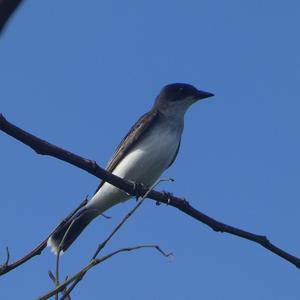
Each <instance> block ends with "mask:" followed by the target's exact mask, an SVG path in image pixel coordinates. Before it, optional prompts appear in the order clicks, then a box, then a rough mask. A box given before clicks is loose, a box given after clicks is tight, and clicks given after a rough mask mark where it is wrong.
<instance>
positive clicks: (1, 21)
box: [0, 0, 22, 34]
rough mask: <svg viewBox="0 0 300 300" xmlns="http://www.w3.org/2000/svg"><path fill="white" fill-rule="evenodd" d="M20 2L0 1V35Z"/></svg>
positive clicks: (20, 0) (11, 0) (15, 0)
mask: <svg viewBox="0 0 300 300" xmlns="http://www.w3.org/2000/svg"><path fill="white" fill-rule="evenodd" d="M21 3H22V0H0V34H1V33H2V31H3V29H4V26H5V25H6V23H7V21H8V20H9V18H10V17H11V16H12V14H13V13H14V12H15V10H16V9H17V7H18V6H19V5H20V4H21Z"/></svg>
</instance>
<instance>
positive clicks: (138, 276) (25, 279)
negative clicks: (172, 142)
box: [0, 0, 300, 300]
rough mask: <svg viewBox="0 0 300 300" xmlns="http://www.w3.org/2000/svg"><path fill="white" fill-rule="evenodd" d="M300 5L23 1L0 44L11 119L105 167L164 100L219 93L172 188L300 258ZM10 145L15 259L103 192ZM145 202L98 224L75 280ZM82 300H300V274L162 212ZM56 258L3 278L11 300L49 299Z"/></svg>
mask: <svg viewBox="0 0 300 300" xmlns="http://www.w3.org/2000/svg"><path fill="white" fill-rule="evenodd" d="M299 11H300V5H299V2H298V1H292V0H291V1H286V2H283V1H270V0H265V1H258V0H254V1H237V0H235V1H233V0H229V1H218V2H215V1H208V0H207V1H203V0H201V1H199V0H187V1H174V0H172V1H171V0H166V1H158V0H153V1H140V0H139V1H138V0H131V1H89V3H88V5H83V4H82V1H37V0H35V1H33V0H32V1H26V2H25V3H24V5H22V6H21V7H20V9H19V10H18V11H17V13H16V14H15V15H14V16H13V18H12V19H11V20H10V23H9V24H8V26H7V27H6V30H5V32H4V35H3V36H2V37H1V43H0V51H1V58H0V61H1V63H0V64H1V68H0V80H1V101H0V103H1V108H0V112H1V113H3V114H4V115H5V116H6V118H7V119H8V120H10V121H12V122H14V123H15V124H17V125H18V126H20V127H22V128H24V129H26V130H28V131H30V132H32V133H34V134H36V135H38V136H40V137H42V138H44V139H46V140H48V141H50V142H52V143H55V144H57V145H59V146H61V147H64V148H66V149H69V150H71V151H73V152H75V153H78V154H80V155H82V156H84V157H87V158H91V159H95V160H97V162H98V163H99V164H100V165H102V166H105V164H106V161H107V160H108V159H109V157H110V155H111V154H112V152H113V150H114V148H115V146H116V145H117V144H118V142H119V140H120V139H121V138H122V136H123V135H124V134H125V133H126V132H127V130H128V129H129V127H130V126H131V125H132V124H133V123H134V122H135V120H136V119H137V118H138V117H139V116H140V115H141V114H142V113H144V112H145V111H147V110H148V109H149V108H150V107H151V106H152V103H153V100H154V98H155V96H156V95H157V94H158V92H159V90H160V88H161V87H162V86H163V85H165V84H168V83H172V82H187V83H191V84H194V85H195V86H197V87H198V88H200V89H203V90H207V91H210V92H213V93H215V95H216V97H214V98H211V99H209V100H207V101H203V102H201V103H198V104H197V105H195V106H194V107H192V108H191V109H190V111H189V112H188V113H187V115H186V122H185V132H184V136H183V141H182V147H181V151H180V153H179V155H178V158H177V161H176V163H175V164H174V165H173V166H172V167H171V168H170V169H169V170H168V171H167V172H166V173H165V175H164V177H168V176H169V177H173V178H175V179H176V181H175V182H174V183H164V184H162V185H161V186H160V187H159V189H165V190H168V191H171V192H173V193H174V194H175V195H178V196H184V197H186V198H187V200H188V201H189V202H190V203H191V204H192V205H193V206H195V207H196V208H198V209H199V210H201V211H203V212H205V213H207V214H209V215H210V216H212V217H214V218H216V219H218V220H220V221H223V222H226V223H229V224H231V225H234V226H237V227H240V228H243V229H245V230H249V231H252V232H255V233H259V234H266V235H267V236H268V237H269V238H270V240H271V241H272V242H274V243H275V244H276V245H278V246H280V247H282V248H283V249H285V250H286V251H288V252H290V253H292V254H294V255H296V256H297V255H298V256H300V239H299V227H300V220H299V212H300V202H299V199H300V189H299V181H300V156H299V153H300V140H299V128H300V119H299V110H300V104H299V103H300V101H299V99H300V93H299V80H300V55H299V53H300V42H299V28H300V19H299ZM0 145H1V155H0V164H1V170H2V172H1V173H0V174H1V175H0V176H1V178H0V179H1V181H0V182H1V183H0V184H1V189H0V199H1V203H0V205H1V206H0V207H1V219H0V226H1V228H2V229H1V239H0V254H1V253H2V254H1V255H2V257H3V259H4V257H5V256H4V255H5V247H6V246H9V248H10V251H11V255H12V259H16V258H18V257H20V256H21V255H23V254H25V253H26V252H28V251H29V250H30V249H31V248H33V247H34V246H35V245H36V244H37V243H38V242H39V241H41V240H42V239H43V238H44V237H45V236H46V235H47V234H48V233H49V231H51V230H52V229H53V227H54V226H55V225H56V224H57V223H58V222H59V221H60V220H61V219H62V218H63V217H64V216H66V215H67V214H68V212H69V211H70V210H71V209H73V208H74V207H75V206H76V205H77V204H78V203H79V202H80V201H81V200H82V199H83V198H84V197H85V196H86V195H87V194H89V195H91V194H93V192H94V190H95V188H96V186H97V184H98V179H97V178H94V177H93V176H91V175H89V174H87V173H85V172H83V171H81V170H79V169H77V168H75V167H73V166H70V165H67V164H65V163H63V162H61V161H58V160H55V159H53V158H50V157H42V156H38V155H36V154H35V153H34V152H33V151H31V150H30V149H29V148H27V147H25V146H24V145H22V144H20V143H19V142H17V141H15V140H14V139H12V138H10V137H9V136H7V135H5V134H0ZM133 204H134V202H133V201H129V202H127V203H125V204H122V205H118V206H116V207H115V208H113V209H112V210H110V211H109V215H111V216H112V217H113V218H112V220H106V219H101V218H100V219H98V220H96V221H95V222H93V224H91V225H90V226H89V228H88V229H87V230H86V231H85V233H84V234H83V235H82V236H81V237H80V238H79V239H78V241H77V242H76V243H75V244H74V246H73V247H72V248H71V249H70V250H69V252H67V253H66V254H65V255H64V256H63V259H62V273H63V274H64V275H66V274H69V275H71V274H73V273H74V272H75V271H77V270H79V269H80V268H81V267H82V266H83V265H84V264H85V263H86V262H87V261H88V260H89V258H90V257H91V255H92V254H93V252H94V249H95V248H96V245H97V243H99V242H100V241H101V240H103V239H104V238H105V237H106V235H107V234H108V233H109V232H110V230H111V229H112V227H113V226H114V225H115V224H116V223H117V222H118V220H119V219H120V218H121V216H123V215H124V214H125V213H126V212H127V211H128V210H129V209H130V208H131V207H132V205H133ZM144 243H156V244H159V245H160V246H161V247H162V248H163V249H164V250H166V251H172V252H173V253H174V254H175V257H174V259H173V260H172V261H170V260H168V259H166V258H164V257H162V256H160V255H159V254H158V253H156V252H155V251H152V250H141V251H139V252H135V253H131V254H121V255H120V256H118V257H115V258H113V259H111V260H110V261H107V262H106V263H104V264H103V265H100V266H98V267H97V268H95V269H94V270H93V271H91V272H90V273H89V274H88V275H87V277H86V279H85V280H84V281H83V282H82V283H81V284H80V285H79V286H78V288H77V289H76V291H74V299H87V298H88V299H90V300H93V299H99V298H100V297H101V298H105V299H120V298H122V299H130V300H132V299H145V300H148V299H149V300H150V299H151V300H152V299H158V300H160V299H174V300H177V299H178V300H182V299H205V300H223V299H244V300H248V299H249V300H250V299H251V300H256V299H273V300H281V299H299V280H300V271H299V270H297V269H296V268H295V267H294V266H292V265H291V264H289V263H287V262H286V261H284V260H282V259H281V258H279V257H277V256H275V255H273V254H272V253H270V252H267V251H266V250H264V249H263V248H261V247H259V246H258V245H256V244H253V243H251V242H249V241H246V240H242V239H239V238H237V237H233V236H230V235H227V234H218V233H215V232H213V231H212V230H210V229H209V228H207V227H206V226H205V225H203V224H201V223H198V222H196V221H195V220H193V219H191V218H189V217H187V216H185V215H184V214H182V213H180V212H179V211H176V210H175V209H173V208H171V207H166V206H164V205H161V206H160V207H156V206H155V205H154V203H153V202H152V201H151V200H149V201H147V202H146V203H144V205H143V207H142V208H141V209H140V210H139V211H138V212H137V213H136V215H135V216H134V217H132V219H131V220H130V221H129V222H128V224H126V226H124V228H123V229H122V230H121V232H120V233H119V235H118V236H116V237H115V238H114V240H113V241H112V242H111V244H110V245H109V247H108V248H107V250H106V252H105V253H108V252H109V251H111V250H115V249H118V248H120V247H124V246H132V245H137V244H144ZM54 264H55V260H54V256H53V255H52V254H51V253H50V251H49V250H46V251H45V252H44V253H43V255H42V256H40V257H36V258H34V259H32V260H31V261H30V262H28V263H27V264H26V265H23V266H22V267H20V268H18V269H16V270H15V271H13V272H11V273H9V274H7V275H5V276H4V277H1V279H0V289H1V294H2V296H3V298H5V299H34V298H36V297H37V296H39V295H41V294H43V293H44V292H46V291H47V290H49V289H51V288H52V283H51V282H50V280H49V278H48V275H47V271H48V270H49V269H52V270H53V269H54Z"/></svg>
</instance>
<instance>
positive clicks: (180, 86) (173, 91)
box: [160, 83, 199, 101]
mask: <svg viewBox="0 0 300 300" xmlns="http://www.w3.org/2000/svg"><path fill="white" fill-rule="evenodd" d="M198 92H199V91H198V90H197V89H196V88H195V87H194V86H192V85H191V84H187V83H172V84H168V85H166V86H165V87H164V88H163V89H162V90H161V92H160V96H162V97H163V98H165V99H167V100H168V101H180V100H185V99H186V98H188V97H197V95H198Z"/></svg>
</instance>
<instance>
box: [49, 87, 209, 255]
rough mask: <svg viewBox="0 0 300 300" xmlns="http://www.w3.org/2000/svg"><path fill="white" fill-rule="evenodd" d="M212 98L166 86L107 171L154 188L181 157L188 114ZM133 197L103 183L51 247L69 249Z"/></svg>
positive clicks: (205, 94)
mask: <svg viewBox="0 0 300 300" xmlns="http://www.w3.org/2000/svg"><path fill="white" fill-rule="evenodd" d="M211 96H213V94H211V93H207V92H203V91H199V90H198V89H196V88H195V87H193V86H192V85H190V84H185V83H174V84H169V85H166V86H165V87H164V88H163V89H162V90H161V92H160V94H159V95H158V96H157V98H156V100H155V103H154V105H153V107H152V109H151V110H150V111H149V112H147V113H146V114H144V115H143V116H142V117H141V118H140V119H139V120H138V121H137V122H136V123H135V125H134V126H133V127H132V128H131V129H130V131H129V132H128V134H127V135H126V136H125V137H124V138H123V140H122V141H121V143H120V145H119V146H118V147H117V149H116V151H115V153H114V155H113V156H112V158H111V160H110V161H109V162H108V165H107V168H106V169H107V170H108V171H109V172H112V173H113V174H115V175H117V176H119V177H122V178H125V179H128V180H131V181H134V182H136V183H142V184H144V185H146V186H151V185H152V184H153V183H154V182H155V181H156V180H157V179H158V178H159V177H160V175H161V174H162V173H163V172H164V171H165V170H166V169H167V168H169V167H170V166H171V165H172V163H173V162H174V160H175V158H176V156H177V153H178V151H179V147H180V140H181V135H182V131H183V123H184V114H185V112H186V111H187V109H188V108H189V107H190V106H191V105H192V104H194V103H195V102H197V101H198V100H201V99H205V98H208V97H211ZM129 198H130V196H129V195H128V194H126V193H125V192H124V191H122V190H120V189H118V188H116V187H115V186H113V185H111V184H109V183H107V182H104V181H102V182H101V183H100V185H99V187H98V188H97V190H96V192H95V194H94V195H93V197H92V199H91V200H90V201H89V202H88V203H87V204H86V205H85V206H84V207H83V208H82V209H81V210H80V211H79V212H78V213H77V214H76V215H75V216H74V217H73V218H72V219H71V220H70V221H69V222H67V223H66V224H65V225H64V226H63V227H62V228H61V229H60V230H59V231H57V232H55V233H54V234H53V235H52V236H51V237H50V238H49V240H48V246H50V247H51V248H52V250H53V252H54V253H57V251H58V248H59V246H60V249H61V250H62V251H65V250H67V249H68V248H69V247H70V245H71V244H72V243H73V242H74V241H75V239H76V238H77V237H78V236H79V235H80V233H81V232H82V231H83V230H84V228H85V227H86V226H87V225H88V224H89V223H90V222H91V221H92V220H93V219H94V218H95V217H97V216H99V215H101V214H102V213H104V212H105V211H106V210H107V209H109V208H111V207H112V206H114V205H116V204H118V203H120V202H123V201H125V200H127V199H129ZM71 222H72V225H71V226H70V224H71ZM67 230H68V232H67ZM63 238H64V241H63V244H62V245H60V244H61V241H62V240H63Z"/></svg>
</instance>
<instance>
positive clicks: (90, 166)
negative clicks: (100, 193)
mask: <svg viewBox="0 0 300 300" xmlns="http://www.w3.org/2000/svg"><path fill="white" fill-rule="evenodd" d="M0 130H2V131H3V132H5V133H7V134H8V135H10V136H12V137H14V138H15V139H17V140H19V141H21V142H22V143H24V144H25V145H28V146H29V147H31V148H32V149H33V150H34V151H36V152H37V153H38V154H41V155H50V156H52V157H56V158H57V159H60V160H63V161H65V162H67V163H69V164H72V165H74V166H76V167H78V168H80V169H82V170H85V171H87V172H88V173H90V174H92V175H94V176H96V177H98V178H100V179H102V180H104V181H106V182H108V183H110V184H112V185H114V186H116V187H117V188H119V189H121V190H123V191H125V192H127V193H128V194H130V195H132V196H135V195H136V191H135V189H134V187H135V185H134V184H133V183H132V182H130V181H128V180H125V179H122V178H120V177H118V176H116V175H113V174H111V173H109V172H108V171H106V170H104V169H102V168H100V167H99V166H98V165H97V164H96V162H95V161H92V160H89V159H86V158H83V157H80V156H78V155H76V154H73V153H71V152H69V151H66V150H64V149H62V148H59V147H57V146H55V145H52V144H50V143H48V142H46V141H44V140H41V139H39V138H37V137H36V136H34V135H32V134H30V133H28V132H26V131H24V130H22V129H20V128H18V127H17V126H15V125H13V124H12V123H10V122H8V121H7V120H6V119H5V118H4V116H3V115H1V114H0ZM141 190H142V192H143V193H146V192H147V189H146V188H144V187H141ZM148 198H150V199H152V200H155V202H161V203H165V204H168V205H169V206H173V207H175V208H177V209H179V210H181V211H182V212H183V213H185V214H187V215H189V216H191V217H192V218H194V219H196V220H198V221H200V222H202V223H204V224H206V225H207V226H209V227H210V228H211V229H213V230H214V231H217V232H226V233H229V234H232V235H235V236H238V237H241V238H244V239H247V240H249V241H252V242H255V243H257V244H259V245H261V246H262V247H264V248H265V249H267V250H269V251H271V252H273V253H274V254H276V255H278V256H280V257H282V258H283V259H285V260H286V261H288V262H290V263H291V264H293V265H295V266H296V267H297V268H300V259H299V258H298V257H296V256H293V255H291V254H289V253H287V252H286V251H284V250H282V249H280V248H279V247H277V246H275V245H274V244H272V243H271V242H270V241H269V240H268V239H267V237H266V236H264V235H259V234H254V233H251V232H248V231H245V230H242V229H239V228H236V227H233V226H230V225H227V224H224V223H222V222H219V221H217V220H215V219H213V218H211V217H209V216H207V215H206V214H204V213H202V212H200V211H198V210H197V209H195V208H194V207H192V206H191V205H190V204H189V203H188V202H187V201H186V200H185V199H181V198H179V197H175V196H172V195H166V194H164V193H159V192H157V191H151V192H150V193H149V195H148ZM7 272H8V270H7V269H6V272H5V273H7ZM1 274H3V272H1V269H0V275H1Z"/></svg>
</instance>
